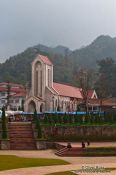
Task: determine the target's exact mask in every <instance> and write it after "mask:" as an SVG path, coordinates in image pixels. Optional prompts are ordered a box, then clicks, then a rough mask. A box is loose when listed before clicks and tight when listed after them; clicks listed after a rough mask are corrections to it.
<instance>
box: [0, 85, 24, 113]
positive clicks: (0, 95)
mask: <svg viewBox="0 0 116 175" xmlns="http://www.w3.org/2000/svg"><path fill="white" fill-rule="evenodd" d="M25 97H26V90H25V88H24V86H23V85H20V84H15V83H11V82H2V83H0V108H2V107H3V106H7V107H8V108H9V109H11V110H19V109H20V110H21V109H22V105H23V103H24V100H25ZM8 99H9V100H8Z"/></svg>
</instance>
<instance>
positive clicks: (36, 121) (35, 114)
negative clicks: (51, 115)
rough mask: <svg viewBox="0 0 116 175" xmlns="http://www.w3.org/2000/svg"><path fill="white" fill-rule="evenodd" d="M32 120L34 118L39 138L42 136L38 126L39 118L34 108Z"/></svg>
mask: <svg viewBox="0 0 116 175" xmlns="http://www.w3.org/2000/svg"><path fill="white" fill-rule="evenodd" d="M34 120H35V124H36V129H37V136H38V138H39V139H40V138H42V131H41V126H40V120H39V118H38V117H37V111H36V109H35V111H34Z"/></svg>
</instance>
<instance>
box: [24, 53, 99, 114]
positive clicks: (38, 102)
mask: <svg viewBox="0 0 116 175" xmlns="http://www.w3.org/2000/svg"><path fill="white" fill-rule="evenodd" d="M96 98H97V94H96V92H95V90H90V91H88V99H96ZM82 100H83V95H82V89H80V88H78V87H74V86H71V85H66V84H60V83H55V82H53V64H52V62H51V61H50V60H49V59H48V57H46V56H43V55H37V57H36V58H35V59H34V61H33V62H32V87H31V91H30V93H29V94H28V95H27V97H26V101H25V111H34V109H35V108H36V110H37V111H38V112H42V111H64V112H68V111H77V106H78V104H79V103H80V102H81V101H82Z"/></svg>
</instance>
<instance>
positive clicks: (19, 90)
mask: <svg viewBox="0 0 116 175" xmlns="http://www.w3.org/2000/svg"><path fill="white" fill-rule="evenodd" d="M7 85H8V83H0V92H6V91H7ZM9 85H10V91H11V92H12V93H14V95H13V96H17V97H18V96H21V97H22V96H23V97H25V96H26V90H25V88H24V86H23V85H20V84H15V83H9Z"/></svg>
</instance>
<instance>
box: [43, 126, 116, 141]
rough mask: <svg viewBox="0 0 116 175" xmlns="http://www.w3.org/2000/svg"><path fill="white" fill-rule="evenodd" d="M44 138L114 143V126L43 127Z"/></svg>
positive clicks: (115, 137) (115, 139)
mask: <svg viewBox="0 0 116 175" xmlns="http://www.w3.org/2000/svg"><path fill="white" fill-rule="evenodd" d="M42 129H43V133H44V136H45V138H50V139H53V140H56V141H58V140H59V141H67V140H70V141H78V140H79V141H80V140H82V139H86V140H87V139H89V140H90V141H116V126H75V127H71V126H69V127H68V126H67V127H64V126H63V127H60V126H59V127H58V126H56V127H54V126H47V127H45V126H43V127H42Z"/></svg>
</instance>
